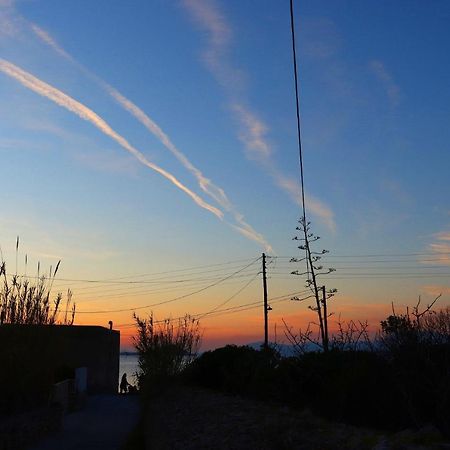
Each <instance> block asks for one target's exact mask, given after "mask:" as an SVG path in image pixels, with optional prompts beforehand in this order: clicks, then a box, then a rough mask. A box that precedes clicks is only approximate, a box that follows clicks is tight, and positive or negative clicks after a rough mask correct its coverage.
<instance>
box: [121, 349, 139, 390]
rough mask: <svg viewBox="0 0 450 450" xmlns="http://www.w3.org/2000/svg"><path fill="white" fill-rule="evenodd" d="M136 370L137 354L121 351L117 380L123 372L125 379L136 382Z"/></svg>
mask: <svg viewBox="0 0 450 450" xmlns="http://www.w3.org/2000/svg"><path fill="white" fill-rule="evenodd" d="M137 370H138V355H137V354H136V353H128V352H126V353H121V354H120V360H119V382H120V380H121V379H122V375H123V374H124V373H126V374H127V380H128V383H130V384H134V385H136V384H137V380H136V376H135V373H136V372H137Z"/></svg>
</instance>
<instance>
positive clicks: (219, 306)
mask: <svg viewBox="0 0 450 450" xmlns="http://www.w3.org/2000/svg"><path fill="white" fill-rule="evenodd" d="M258 275H259V272H258V273H257V274H256V275H255V276H254V277H253V278H252V279H251V280H250V281H249V282H247V283H245V284H244V286H243V287H241V288H240V289H239V290H238V291H236V292H235V293H234V294H233V295H231V296H230V297H228V298H227V299H226V300H225V301H223V302H222V303H220V304H219V305H217V306H216V307H214V308H213V309H211V310H210V311H208V312H207V313H205V314H203V315H201V316H199V317H198V318H199V319H201V318H202V317H204V316H206V315H208V314H212V313H213V312H214V311H217V310H218V309H219V308H222V306H225V305H226V304H227V303H229V302H230V301H231V300H233V299H234V298H235V297H237V296H238V295H239V294H240V293H241V292H242V291H244V290H245V289H246V288H248V287H249V286H250V285H251V284H252V283H253V282H254V281H255V280H256V278H257V277H258Z"/></svg>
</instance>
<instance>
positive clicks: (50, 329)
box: [0, 325, 120, 393]
mask: <svg viewBox="0 0 450 450" xmlns="http://www.w3.org/2000/svg"><path fill="white" fill-rule="evenodd" d="M0 347H3V348H5V347H7V348H10V349H17V352H20V353H21V354H22V357H23V359H24V366H25V367H26V363H27V355H32V364H33V365H36V364H42V366H43V367H42V369H43V370H44V371H45V372H47V373H53V376H54V379H55V381H60V380H61V379H63V378H64V377H65V376H66V374H67V376H70V375H71V374H75V370H76V369H77V368H81V367H85V368H86V372H85V373H86V388H87V392H88V393H117V387H118V382H119V356H120V332H119V331H116V330H110V329H107V328H103V327H99V326H87V325H70V326H69V325H1V326H0ZM0 353H1V352H0Z"/></svg>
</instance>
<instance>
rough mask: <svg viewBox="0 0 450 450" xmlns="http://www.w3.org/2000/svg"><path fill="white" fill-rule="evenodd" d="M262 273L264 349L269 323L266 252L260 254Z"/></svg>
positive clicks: (267, 347) (266, 345) (267, 343)
mask: <svg viewBox="0 0 450 450" xmlns="http://www.w3.org/2000/svg"><path fill="white" fill-rule="evenodd" d="M262 274H263V293H264V350H268V349H269V324H268V312H269V305H268V304H267V278H266V254H265V253H263V254H262Z"/></svg>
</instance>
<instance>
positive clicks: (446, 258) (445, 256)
mask: <svg viewBox="0 0 450 450" xmlns="http://www.w3.org/2000/svg"><path fill="white" fill-rule="evenodd" d="M433 238H434V242H432V243H431V244H429V249H430V250H431V252H432V253H433V255H434V258H435V259H436V260H437V261H436V262H437V263H438V264H443V265H450V231H441V232H439V233H436V234H434V235H433Z"/></svg>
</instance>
